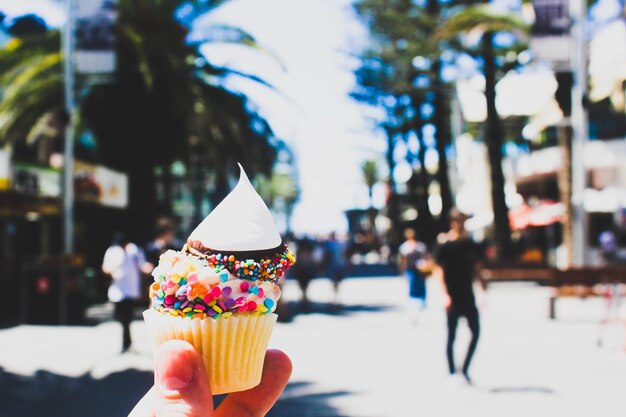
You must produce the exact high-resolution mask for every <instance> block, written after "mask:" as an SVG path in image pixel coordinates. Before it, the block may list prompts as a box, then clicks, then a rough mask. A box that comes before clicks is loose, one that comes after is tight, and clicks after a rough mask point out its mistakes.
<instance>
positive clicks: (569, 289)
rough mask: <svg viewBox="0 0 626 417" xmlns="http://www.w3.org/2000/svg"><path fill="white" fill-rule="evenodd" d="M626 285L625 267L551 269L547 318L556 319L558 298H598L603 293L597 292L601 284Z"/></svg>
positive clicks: (603, 293)
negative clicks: (551, 289)
mask: <svg viewBox="0 0 626 417" xmlns="http://www.w3.org/2000/svg"><path fill="white" fill-rule="evenodd" d="M619 283H626V267H624V266H611V267H578V268H569V269H565V270H560V269H553V270H552V276H551V278H550V280H549V282H548V285H550V286H551V287H552V288H554V294H553V295H552V296H551V297H550V305H549V316H550V318H551V319H555V318H556V300H557V298H559V297H580V298H587V297H598V296H604V295H605V292H604V291H602V290H598V288H597V287H598V286H599V285H601V284H606V285H609V284H619Z"/></svg>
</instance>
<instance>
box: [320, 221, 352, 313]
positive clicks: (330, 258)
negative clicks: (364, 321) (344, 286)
mask: <svg viewBox="0 0 626 417" xmlns="http://www.w3.org/2000/svg"><path fill="white" fill-rule="evenodd" d="M322 262H323V265H324V268H325V272H326V275H327V276H328V278H330V280H331V281H332V282H333V289H334V294H335V299H334V304H335V305H338V304H339V285H340V284H341V281H342V280H343V279H344V278H345V277H346V272H347V270H348V250H347V245H346V242H345V240H343V239H338V238H337V234H336V233H335V232H331V233H330V235H329V236H328V239H327V240H326V241H325V242H324V255H323V258H322Z"/></svg>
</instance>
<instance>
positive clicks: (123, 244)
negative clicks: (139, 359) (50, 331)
mask: <svg viewBox="0 0 626 417" xmlns="http://www.w3.org/2000/svg"><path fill="white" fill-rule="evenodd" d="M151 269H152V268H151V264H150V263H148V262H146V258H145V255H144V252H143V250H142V249H141V248H140V247H139V246H137V245H136V244H134V243H132V242H131V241H130V240H129V239H128V238H127V237H126V235H125V234H124V233H122V232H117V233H116V234H115V238H114V239H113V242H112V244H111V246H109V248H108V249H107V250H106V252H105V254H104V259H103V260H102V272H104V273H105V274H106V275H108V276H110V277H111V284H110V285H109V290H108V297H109V301H111V302H112V303H113V304H114V306H115V307H114V317H115V319H116V320H117V321H119V322H120V324H121V325H122V352H126V351H128V349H129V348H130V346H131V344H132V339H131V334H130V323H131V322H132V320H133V317H134V314H135V306H136V303H137V300H138V299H139V297H140V295H141V288H140V287H141V274H142V272H143V273H146V274H148V273H150V272H151Z"/></svg>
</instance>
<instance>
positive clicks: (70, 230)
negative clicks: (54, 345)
mask: <svg viewBox="0 0 626 417" xmlns="http://www.w3.org/2000/svg"><path fill="white" fill-rule="evenodd" d="M65 12H66V21H65V27H64V28H63V32H62V37H61V47H62V50H63V57H64V59H63V73H64V79H65V83H64V86H65V90H64V96H65V110H66V113H67V116H68V124H67V127H66V129H65V140H64V151H63V254H64V255H65V256H64V259H63V262H62V264H61V270H60V276H59V278H60V282H59V284H60V285H59V322H61V323H64V322H65V321H66V320H67V310H66V303H67V299H66V291H65V283H66V278H67V274H68V266H69V265H68V263H67V262H68V260H69V256H70V255H71V254H72V252H73V251H74V175H73V174H74V130H75V129H74V124H75V115H74V113H75V110H76V99H75V96H74V59H73V57H74V19H75V16H74V2H73V0H65Z"/></svg>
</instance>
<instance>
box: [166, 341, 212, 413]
mask: <svg viewBox="0 0 626 417" xmlns="http://www.w3.org/2000/svg"><path fill="white" fill-rule="evenodd" d="M154 388H155V390H154V391H155V402H154V403H155V417H166V416H167V417H212V416H213V397H212V396H211V388H210V387H209V380H208V377H207V374H206V369H205V367H204V364H203V363H202V358H200V355H198V353H197V352H196V351H195V350H194V348H193V347H192V346H191V345H190V344H189V343H187V342H185V341H182V340H170V341H167V342H165V343H163V344H162V345H161V346H160V347H159V349H158V350H157V352H156V355H155V371H154Z"/></svg>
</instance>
